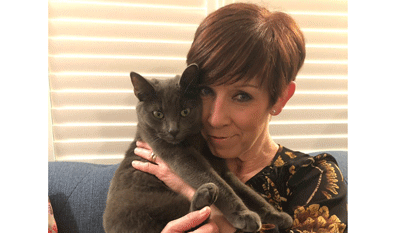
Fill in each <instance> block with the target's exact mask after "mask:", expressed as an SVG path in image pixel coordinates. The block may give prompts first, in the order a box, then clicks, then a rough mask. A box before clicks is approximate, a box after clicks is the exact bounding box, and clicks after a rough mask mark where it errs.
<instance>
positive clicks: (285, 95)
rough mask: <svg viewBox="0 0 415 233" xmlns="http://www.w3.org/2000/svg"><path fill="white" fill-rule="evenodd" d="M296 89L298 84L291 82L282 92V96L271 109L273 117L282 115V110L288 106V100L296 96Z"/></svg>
mask: <svg viewBox="0 0 415 233" xmlns="http://www.w3.org/2000/svg"><path fill="white" fill-rule="evenodd" d="M295 88H296V84H295V82H294V81H291V82H290V83H289V84H288V85H287V87H286V88H285V90H284V91H283V92H282V95H281V96H280V97H278V100H277V103H275V104H274V106H272V108H271V115H273V116H276V115H278V114H280V113H281V111H282V109H283V108H284V106H285V104H287V102H288V100H290V99H291V97H292V96H293V95H294V92H295Z"/></svg>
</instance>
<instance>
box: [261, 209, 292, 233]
mask: <svg viewBox="0 0 415 233" xmlns="http://www.w3.org/2000/svg"><path fill="white" fill-rule="evenodd" d="M263 222H266V223H271V224H274V225H275V226H277V227H278V229H288V228H290V227H291V226H292V225H293V219H292V218H291V216H290V215H289V214H287V213H284V212H278V211H276V210H274V211H272V212H271V213H269V214H267V215H266V216H265V218H264V219H263Z"/></svg>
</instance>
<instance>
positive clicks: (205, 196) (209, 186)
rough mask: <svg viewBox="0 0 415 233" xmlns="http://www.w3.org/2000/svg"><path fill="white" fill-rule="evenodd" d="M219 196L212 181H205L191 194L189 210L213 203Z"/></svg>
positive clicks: (216, 187)
mask: <svg viewBox="0 0 415 233" xmlns="http://www.w3.org/2000/svg"><path fill="white" fill-rule="evenodd" d="M218 196H219V188H218V186H216V185H215V184H214V183H206V184H204V185H202V186H200V187H199V188H198V189H197V190H196V192H195V194H194V195H193V198H192V201H191V204H190V212H193V211H196V210H201V209H202V208H203V207H205V206H210V205H212V204H213V203H215V201H216V199H217V198H218Z"/></svg>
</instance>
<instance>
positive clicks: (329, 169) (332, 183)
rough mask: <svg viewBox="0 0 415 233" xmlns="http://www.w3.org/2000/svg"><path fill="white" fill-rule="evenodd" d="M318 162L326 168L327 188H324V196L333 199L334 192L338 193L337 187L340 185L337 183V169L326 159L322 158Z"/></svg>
mask: <svg viewBox="0 0 415 233" xmlns="http://www.w3.org/2000/svg"><path fill="white" fill-rule="evenodd" d="M317 164H319V165H321V166H322V167H323V168H324V170H325V173H324V174H325V176H326V180H327V184H326V185H325V189H326V190H322V191H321V192H322V193H323V195H324V196H326V198H327V199H331V198H332V195H333V194H334V195H336V194H338V192H337V189H339V186H338V185H337V182H338V179H337V174H336V171H335V170H334V167H333V166H332V165H331V164H330V163H327V161H326V160H320V161H319V162H317ZM340 174H341V173H340Z"/></svg>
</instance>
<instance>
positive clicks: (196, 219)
mask: <svg viewBox="0 0 415 233" xmlns="http://www.w3.org/2000/svg"><path fill="white" fill-rule="evenodd" d="M210 213H211V209H210V207H205V208H203V209H201V210H199V211H194V212H191V213H188V214H186V215H185V216H183V217H181V218H179V219H176V220H173V221H171V222H169V223H168V224H167V225H166V227H165V228H164V229H163V231H161V233H179V232H180V233H181V232H185V231H188V230H191V229H192V228H194V227H196V226H198V225H200V224H202V223H203V221H205V220H206V219H207V218H208V217H209V215H210ZM192 232H194V233H217V232H219V229H218V226H217V225H216V224H215V223H214V222H211V221H210V222H208V223H206V224H204V225H202V226H200V227H199V228H197V229H196V230H195V231H192Z"/></svg>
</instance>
